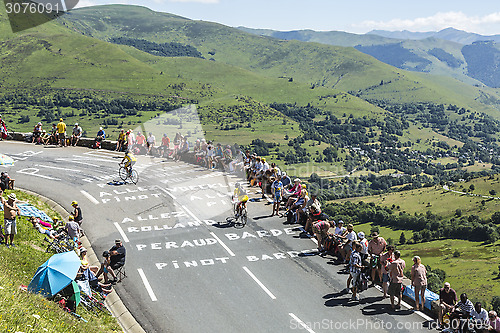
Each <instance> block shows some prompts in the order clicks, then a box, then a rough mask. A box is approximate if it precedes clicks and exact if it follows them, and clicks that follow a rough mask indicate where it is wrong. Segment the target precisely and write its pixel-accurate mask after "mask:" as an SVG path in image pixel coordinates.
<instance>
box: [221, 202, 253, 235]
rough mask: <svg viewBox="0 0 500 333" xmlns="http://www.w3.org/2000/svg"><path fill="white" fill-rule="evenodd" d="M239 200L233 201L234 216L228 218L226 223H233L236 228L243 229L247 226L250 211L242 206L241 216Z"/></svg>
mask: <svg viewBox="0 0 500 333" xmlns="http://www.w3.org/2000/svg"><path fill="white" fill-rule="evenodd" d="M238 202H239V201H238V200H234V199H233V216H230V217H227V218H226V222H227V223H232V224H233V225H234V226H235V227H241V228H243V227H244V226H245V225H246V224H247V220H248V211H247V207H246V206H245V205H243V204H242V205H241V214H239V213H238Z"/></svg>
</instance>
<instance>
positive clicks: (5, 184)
mask: <svg viewBox="0 0 500 333" xmlns="http://www.w3.org/2000/svg"><path fill="white" fill-rule="evenodd" d="M11 181H12V180H11V178H10V177H9V174H8V173H7V172H3V171H2V173H1V174H0V189H2V191H5V190H8V189H10V188H11V186H10V184H11ZM12 187H14V186H12Z"/></svg>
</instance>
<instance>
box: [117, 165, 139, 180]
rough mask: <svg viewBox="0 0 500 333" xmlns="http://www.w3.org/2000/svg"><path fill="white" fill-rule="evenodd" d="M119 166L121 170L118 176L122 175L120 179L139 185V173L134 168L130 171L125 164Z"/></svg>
mask: <svg viewBox="0 0 500 333" xmlns="http://www.w3.org/2000/svg"><path fill="white" fill-rule="evenodd" d="M119 166H120V169H118V174H119V175H120V179H121V180H123V181H126V180H127V179H130V181H131V182H132V183H134V185H135V184H137V181H138V180H139V174H138V173H137V171H135V170H134V169H132V168H130V171H129V169H127V168H126V167H125V166H124V164H123V163H120V164H119Z"/></svg>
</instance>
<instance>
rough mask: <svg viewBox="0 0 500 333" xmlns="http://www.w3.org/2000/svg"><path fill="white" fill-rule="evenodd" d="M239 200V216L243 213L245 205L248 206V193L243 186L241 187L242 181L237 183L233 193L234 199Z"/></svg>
mask: <svg viewBox="0 0 500 333" xmlns="http://www.w3.org/2000/svg"><path fill="white" fill-rule="evenodd" d="M236 199H237V200H238V204H237V205H236V212H237V217H239V216H240V215H241V212H242V210H243V207H245V208H246V207H247V201H248V195H247V192H246V191H245V189H244V188H243V187H241V184H240V183H236V184H235V189H234V193H233V200H236Z"/></svg>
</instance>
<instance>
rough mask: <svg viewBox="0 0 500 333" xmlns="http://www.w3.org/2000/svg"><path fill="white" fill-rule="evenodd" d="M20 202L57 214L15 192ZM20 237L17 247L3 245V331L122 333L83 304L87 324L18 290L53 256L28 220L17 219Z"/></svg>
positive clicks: (0, 283)
mask: <svg viewBox="0 0 500 333" xmlns="http://www.w3.org/2000/svg"><path fill="white" fill-rule="evenodd" d="M14 192H15V193H16V194H17V197H18V198H20V200H29V201H30V203H31V204H33V205H34V206H36V207H38V208H39V209H42V210H43V211H45V212H46V213H47V214H49V215H51V216H52V215H57V214H56V213H55V212H54V211H53V210H51V209H50V207H49V206H48V205H47V204H45V203H42V202H41V201H39V200H38V199H37V198H36V197H34V196H31V195H27V194H25V193H22V192H20V191H14ZM17 225H18V231H19V233H18V235H17V236H16V238H15V239H14V244H16V247H14V248H7V247H6V246H4V245H3V244H2V245H1V246H0V311H1V312H2V315H1V316H0V331H2V332H9V333H10V332H11V333H14V332H55V333H63V332H82V333H83V332H89V331H95V332H120V331H121V329H120V326H119V325H118V323H117V322H116V319H115V318H113V317H111V316H108V315H104V314H101V315H100V316H98V317H97V316H95V315H93V314H91V313H90V312H88V311H87V310H86V309H85V308H84V306H83V305H80V306H78V308H77V310H76V312H77V314H79V315H81V316H82V317H83V318H84V319H85V320H87V321H88V323H84V322H83V321H80V320H78V319H76V318H75V317H73V316H71V315H70V314H68V313H66V312H64V311H63V310H62V309H60V308H59V306H58V305H57V304H56V303H54V302H50V301H48V300H46V299H44V298H43V297H41V296H40V295H35V294H29V293H26V292H23V291H21V290H19V286H20V285H28V284H29V283H30V281H31V278H32V277H33V275H34V274H35V272H36V269H37V268H38V266H40V265H41V264H43V263H44V262H45V261H46V260H47V259H48V258H50V256H51V254H50V253H46V252H45V248H46V246H47V243H46V242H44V241H43V238H44V236H43V235H42V234H40V233H39V232H38V231H36V230H35V229H33V227H32V226H31V223H29V221H28V220H27V219H26V218H25V217H21V218H19V219H18V222H17Z"/></svg>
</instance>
